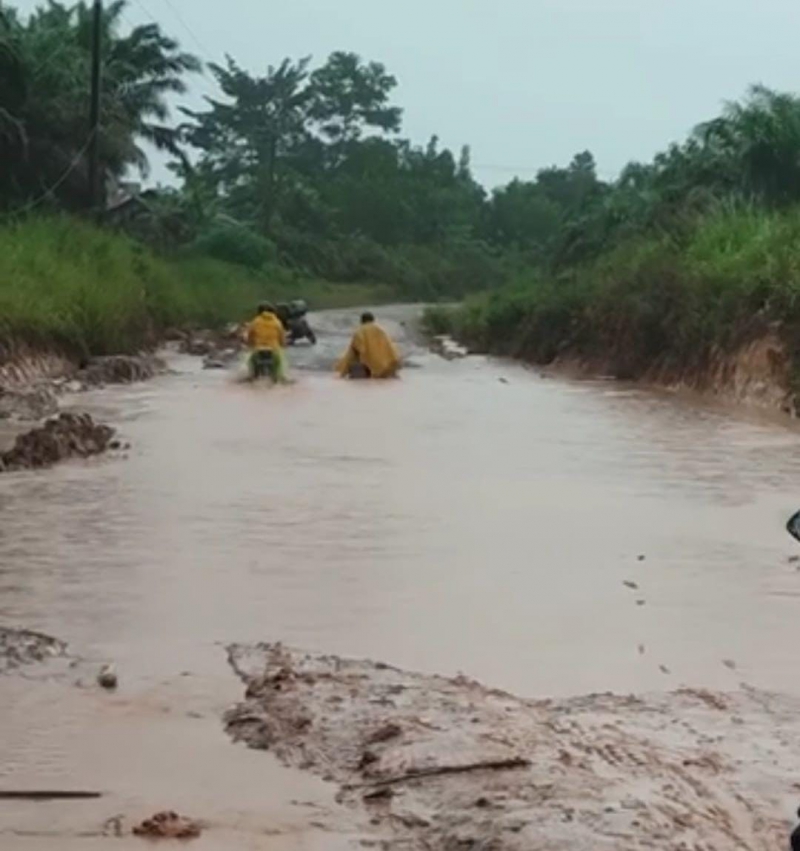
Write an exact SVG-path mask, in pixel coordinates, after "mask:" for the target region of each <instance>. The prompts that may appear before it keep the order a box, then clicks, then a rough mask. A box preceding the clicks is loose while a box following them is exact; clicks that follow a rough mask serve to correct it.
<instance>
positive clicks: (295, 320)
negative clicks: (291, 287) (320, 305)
mask: <svg viewBox="0 0 800 851" xmlns="http://www.w3.org/2000/svg"><path fill="white" fill-rule="evenodd" d="M276 312H277V314H278V319H280V320H281V322H282V323H283V327H284V328H285V329H286V342H287V344H288V345H290V346H293V345H294V344H295V343H297V342H298V341H299V340H308V341H309V343H311V345H312V346H314V345H316V342H317V335H316V334H315V333H314V331H313V329H312V328H311V326H310V325H309V323H308V320H307V319H306V314H307V313H308V307H307V305H306V303H305V302H304V301H300V300H298V301H292V302H290V303H289V304H279V305H278V307H277V310H276Z"/></svg>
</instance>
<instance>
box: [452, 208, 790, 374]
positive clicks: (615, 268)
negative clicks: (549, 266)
mask: <svg viewBox="0 0 800 851" xmlns="http://www.w3.org/2000/svg"><path fill="white" fill-rule="evenodd" d="M448 322H449V330H450V331H452V332H454V333H456V334H457V336H459V337H461V338H462V339H463V340H464V341H466V342H468V343H470V344H471V345H472V346H473V347H476V348H480V349H483V350H486V351H492V352H496V353H501V354H508V355H512V356H517V357H523V358H526V359H529V360H532V361H536V362H539V363H549V362H551V361H552V360H554V359H555V358H556V357H557V356H558V355H559V354H560V353H562V352H564V353H569V354H574V355H578V356H584V357H586V358H599V359H602V360H604V361H605V363H607V364H608V365H609V366H610V368H611V369H612V370H613V371H614V372H615V373H616V374H617V375H619V376H620V377H637V376H638V375H641V374H642V373H644V372H645V371H646V370H647V369H649V368H650V367H652V366H653V365H655V364H661V365H666V366H674V367H675V368H676V369H681V368H692V367H697V366H700V365H702V363H703V362H705V361H706V360H707V358H708V357H709V355H710V354H711V352H712V351H713V350H714V349H716V348H721V349H723V350H724V349H726V348H731V347H733V346H736V345H738V344H739V343H741V342H743V341H744V340H745V339H747V338H748V337H752V336H755V335H757V334H758V333H763V331H764V329H765V328H766V326H767V325H768V324H770V323H775V322H778V323H780V325H781V327H782V329H783V331H784V334H785V335H786V336H787V339H789V341H790V343H791V342H792V340H793V339H794V338H795V337H797V339H798V340H800V210H791V211H788V212H767V211H764V210H759V209H756V208H753V207H749V206H741V205H740V206H733V205H728V206H725V207H721V208H719V209H717V210H716V211H715V212H714V213H712V214H709V215H707V216H706V217H704V218H702V219H700V220H698V221H697V223H696V225H695V227H694V228H693V229H692V230H690V232H689V233H688V235H685V236H683V237H681V238H677V237H671V236H666V235H665V236H655V235H651V236H648V237H640V238H638V239H633V240H630V241H628V242H625V243H622V244H621V245H619V246H617V247H615V248H614V249H612V250H610V251H609V252H607V253H606V254H604V255H602V256H601V257H600V258H599V259H597V260H596V261H594V262H592V263H590V264H588V265H584V266H580V267H576V268H573V269H571V270H569V271H568V272H566V273H563V274H561V275H558V276H554V275H551V274H540V273H535V272H529V273H527V274H526V275H523V276H517V277H516V279H515V280H514V281H513V283H511V284H510V285H508V286H505V287H502V288H501V289H499V290H497V291H495V292H494V293H492V294H490V295H485V296H482V297H479V298H473V299H471V300H468V301H467V302H465V304H464V305H463V306H462V308H461V309H460V310H459V311H458V313H457V314H456V315H455V316H453V317H450V318H449V319H448ZM792 345H794V344H793V343H792ZM797 348H798V350H800V345H798V346H797Z"/></svg>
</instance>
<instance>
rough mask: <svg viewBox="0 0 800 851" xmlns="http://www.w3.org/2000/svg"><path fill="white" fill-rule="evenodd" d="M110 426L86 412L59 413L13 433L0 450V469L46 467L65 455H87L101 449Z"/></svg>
mask: <svg viewBox="0 0 800 851" xmlns="http://www.w3.org/2000/svg"><path fill="white" fill-rule="evenodd" d="M113 436H114V429H113V428H111V427H110V426H107V425H102V424H100V423H96V422H95V421H94V420H93V419H92V418H91V417H90V416H89V414H67V413H62V414H59V415H58V416H57V417H53V418H52V419H49V420H47V422H46V423H45V424H44V425H43V426H41V427H40V428H35V429H32V430H31V431H28V432H25V433H24V434H20V435H17V438H16V440H15V442H14V445H13V446H12V447H11V449H9V450H8V451H7V452H3V453H0V472H10V471H13V470H31V469H37V468H40V467H50V466H52V465H53V464H56V463H58V462H59V461H64V460H66V459H68V458H88V457H90V456H91V455H99V454H100V453H101V452H105V451H106V449H108V448H109V446H110V445H111V443H112V438H113Z"/></svg>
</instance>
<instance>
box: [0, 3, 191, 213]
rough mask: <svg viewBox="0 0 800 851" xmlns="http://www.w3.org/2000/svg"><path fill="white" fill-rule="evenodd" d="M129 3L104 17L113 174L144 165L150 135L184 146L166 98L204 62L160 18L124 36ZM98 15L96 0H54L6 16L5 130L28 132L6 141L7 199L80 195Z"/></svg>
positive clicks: (105, 126) (1, 98) (107, 161)
mask: <svg viewBox="0 0 800 851" xmlns="http://www.w3.org/2000/svg"><path fill="white" fill-rule="evenodd" d="M125 7H126V0H116V1H115V2H113V3H112V4H111V5H110V6H109V7H108V8H107V9H106V10H105V12H104V16H103V22H102V27H103V54H102V59H103V78H102V79H103V89H102V101H101V103H102V111H101V123H100V129H99V152H100V158H101V165H102V168H103V169H104V171H105V173H106V174H107V175H110V176H115V177H119V176H121V175H122V174H123V173H124V172H125V171H126V170H127V169H128V168H130V167H133V168H136V169H138V170H139V171H141V172H143V173H146V171H147V167H148V162H147V157H146V155H145V153H144V150H143V149H142V143H143V142H150V143H152V144H155V145H156V147H159V148H162V149H169V150H171V151H173V152H176V151H177V150H178V142H179V136H178V133H177V131H176V130H175V129H174V128H171V127H169V126H168V124H167V123H166V122H167V120H168V118H169V110H168V104H167V99H168V97H169V95H171V94H173V93H181V92H183V91H185V88H186V83H185V77H186V74H187V73H190V72H195V71H198V70H200V68H201V65H200V62H199V61H198V60H197V59H196V58H195V57H194V56H191V55H190V54H188V53H183V52H181V51H180V49H179V46H178V43H177V42H176V41H174V40H173V39H171V38H169V37H167V36H166V35H165V34H164V33H163V32H162V31H161V29H160V27H159V26H158V25H157V24H147V25H144V26H139V27H135V28H134V29H132V30H131V31H130V32H129V33H127V34H125V35H122V34H121V33H120V29H121V22H122V15H123V13H124V10H125ZM0 8H1V7H0ZM91 15H92V9H91V5H90V4H89V3H87V2H84V0H81V2H78V3H76V4H74V5H70V6H67V5H65V4H63V3H61V2H57V0H51V1H50V2H49V3H48V5H47V6H46V7H41V8H39V9H37V10H36V11H35V12H33V13H32V14H31V15H30V16H29V17H28V19H27V20H26V21H25V22H22V21H21V20H20V19H19V17H18V16H16V15H8V14H6V15H5V22H6V23H5V28H4V32H3V34H2V39H1V40H0V63H3V64H2V65H0V75H2V79H3V83H0V132H1V131H2V130H3V128H5V130H6V131H8V129H9V128H10V127H12V126H16V127H18V128H19V130H20V131H21V133H22V134H23V135H22V136H20V135H19V134H17V140H16V143H15V144H14V145H13V147H8V146H7V147H5V148H4V149H3V153H4V154H6V156H4V157H3V161H4V166H5V168H4V169H3V172H2V173H0V189H1V190H3V191H2V203H5V204H6V205H7V206H17V205H19V204H20V202H22V203H25V202H28V201H29V200H30V199H32V198H33V199H38V198H40V197H41V196H42V193H46V192H47V190H48V189H49V188H51V187H53V186H54V185H55V186H57V188H56V190H55V191H54V192H53V195H54V196H55V198H56V199H57V200H58V201H59V202H60V203H62V204H63V205H65V206H68V207H71V206H77V205H80V204H81V203H82V202H83V199H84V197H85V182H86V161H85V152H86V147H87V144H86V143H87V140H88V135H89V126H88V82H87V81H88V80H89V69H90V63H91ZM8 63H12V67H14V68H16V73H15V75H14V77H13V79H14V80H15V83H14V85H13V86H8V85H6V84H5V80H6V79H9V78H8V77H7V75H6V74H5V73H2V72H3V71H4V70H5V68H6V67H7V65H8ZM13 63H17V64H16V65H14V64H13ZM23 138H24V140H25V144H24V145H23V144H21V143H20V141H21V140H22V139H23Z"/></svg>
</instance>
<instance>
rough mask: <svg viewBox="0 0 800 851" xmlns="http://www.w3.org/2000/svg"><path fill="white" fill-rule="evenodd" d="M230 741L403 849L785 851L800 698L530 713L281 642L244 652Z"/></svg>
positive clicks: (696, 700)
mask: <svg viewBox="0 0 800 851" xmlns="http://www.w3.org/2000/svg"><path fill="white" fill-rule="evenodd" d="M229 654H230V661H231V664H232V665H233V667H234V669H235V670H236V671H237V673H238V674H239V676H240V677H241V678H242V679H243V680H244V682H245V683H246V684H247V693H246V698H245V700H244V702H243V703H241V704H240V705H239V706H237V707H236V708H235V709H233V710H231V712H230V713H229V714H228V717H227V727H228V731H229V732H230V734H231V735H232V736H233V737H234V738H235V739H237V740H243V741H245V742H246V743H247V744H249V745H250V746H251V747H254V748H264V749H267V750H270V751H272V752H273V753H275V754H276V755H277V756H278V757H279V758H280V759H281V760H282V761H283V762H284V763H286V764H289V765H292V766H295V767H299V768H303V769H306V770H308V771H311V772H314V773H315V774H317V775H320V776H322V777H324V778H325V779H326V780H329V781H331V782H334V783H336V784H338V786H339V800H340V801H341V802H343V803H345V804H347V805H349V806H351V807H355V808H356V809H357V810H358V811H359V812H360V813H361V814H362V815H363V818H364V821H365V823H366V822H369V823H370V824H371V825H372V827H373V829H375V831H376V832H377V834H378V836H379V837H380V839H379V840H378V841H379V843H380V844H381V846H382V847H384V848H391V849H400V848H403V849H406V848H407V849H437V851H439V849H441V850H442V851H449V849H482V851H501V849H502V851H523V849H524V851H564V849H568V848H569V849H609V851H610V849H614V851H628V849H630V851H633V849H644V848H654V849H655V848H657V849H674V851H690V849H691V851H712V849H719V851H723V849H734V848H739V849H748V851H768V849H769V851H772V849H776V848H784V847H786V845H787V841H788V839H787V837H788V832H789V827H790V822H789V816H790V814H791V811H792V801H793V797H797V796H800V791H798V788H799V787H798V785H797V772H796V769H797V765H798V763H799V762H800V736H799V735H798V734H800V701H798V700H796V699H790V698H785V697H779V696H776V695H770V694H766V693H762V692H758V691H756V690H752V689H744V690H742V691H740V692H738V693H735V694H717V693H712V692H708V691H702V690H689V689H685V690H681V691H678V692H675V693H673V694H664V695H653V696H645V697H633V696H628V697H620V696H613V695H592V696H588V697H583V698H575V699H567V700H545V701H534V700H522V699H520V698H517V697H514V696H512V695H510V694H506V693H504V692H501V691H497V690H491V689H488V688H486V687H484V686H482V685H480V684H479V683H477V682H474V681H472V680H469V679H466V678H464V677H458V678H455V679H445V678H442V677H434V676H424V675H421V674H414V673H409V672H406V671H401V670H398V669H395V668H392V667H388V666H386V665H382V664H378V663H375V662H368V661H350V660H346V659H342V658H339V657H336V656H321V655H309V654H304V653H300V652H297V651H293V650H287V649H285V648H284V647H282V646H281V645H274V644H265V645H258V646H249V647H247V646H233V647H231V648H230V651H229Z"/></svg>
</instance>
